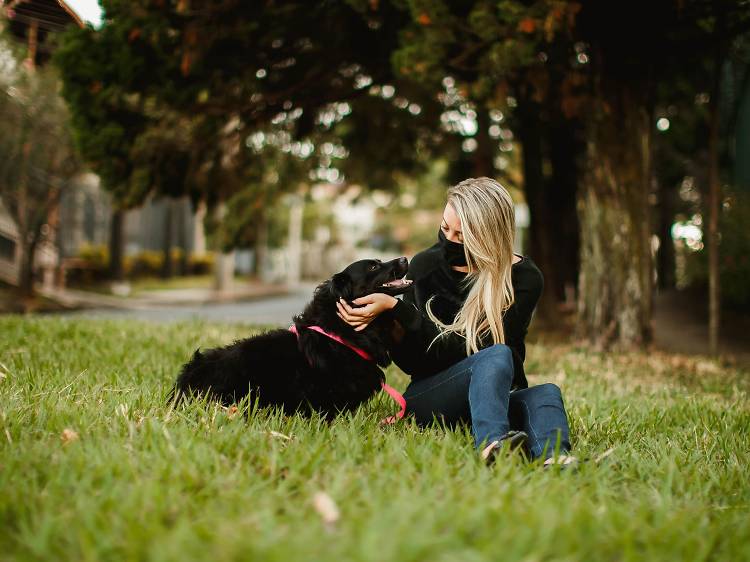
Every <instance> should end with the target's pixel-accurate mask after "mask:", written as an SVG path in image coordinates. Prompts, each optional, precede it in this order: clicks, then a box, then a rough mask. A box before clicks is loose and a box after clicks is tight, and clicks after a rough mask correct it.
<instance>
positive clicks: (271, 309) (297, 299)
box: [63, 283, 316, 326]
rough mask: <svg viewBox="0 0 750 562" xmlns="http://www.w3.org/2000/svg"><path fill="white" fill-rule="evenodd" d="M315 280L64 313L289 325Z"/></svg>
mask: <svg viewBox="0 0 750 562" xmlns="http://www.w3.org/2000/svg"><path fill="white" fill-rule="evenodd" d="M315 287H316V284H315V283H304V284H301V285H300V286H299V287H297V288H296V289H294V290H293V291H291V292H290V293H289V294H287V295H283V296H275V297H267V298H262V299H254V300H249V301H237V302H218V303H211V302H207V303H202V304H181V305H154V306H151V307H148V308H138V309H130V310H128V309H110V308H90V309H86V310H78V311H74V312H66V313H63V315H64V316H69V317H86V318H136V319H141V320H151V321H155V322H169V321H175V320H189V319H196V318H197V319H203V320H210V321H214V322H246V323H250V324H269V325H279V326H284V325H289V323H290V322H291V320H292V316H294V315H295V314H298V313H299V312H302V309H303V308H304V307H305V305H306V304H307V303H308V302H309V301H310V299H311V298H312V293H313V289H315Z"/></svg>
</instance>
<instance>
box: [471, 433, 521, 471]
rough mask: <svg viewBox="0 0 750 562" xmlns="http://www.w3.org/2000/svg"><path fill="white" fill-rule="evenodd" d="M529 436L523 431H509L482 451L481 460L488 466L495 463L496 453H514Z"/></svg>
mask: <svg viewBox="0 0 750 562" xmlns="http://www.w3.org/2000/svg"><path fill="white" fill-rule="evenodd" d="M528 438H529V436H528V435H527V434H526V433H525V432H523V431H509V432H508V433H506V434H505V435H503V436H502V437H501V438H500V439H496V440H495V441H493V442H492V443H490V444H489V445H487V446H486V447H485V448H484V449H482V460H483V461H484V462H485V463H486V464H487V466H490V465H491V464H493V463H494V462H495V458H496V457H497V455H498V453H499V452H500V451H502V450H503V449H506V450H508V451H515V450H516V449H518V448H519V447H522V446H523V445H525V444H526V440H527V439H528Z"/></svg>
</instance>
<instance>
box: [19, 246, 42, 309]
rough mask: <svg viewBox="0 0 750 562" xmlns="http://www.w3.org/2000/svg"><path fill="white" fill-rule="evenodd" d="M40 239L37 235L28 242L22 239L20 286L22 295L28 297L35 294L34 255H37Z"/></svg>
mask: <svg viewBox="0 0 750 562" xmlns="http://www.w3.org/2000/svg"><path fill="white" fill-rule="evenodd" d="M38 241H39V239H38V237H37V236H34V237H33V238H32V240H31V242H28V243H27V242H26V241H25V240H21V241H20V242H21V268H20V270H19V277H18V288H19V290H20V291H21V294H22V295H24V296H28V297H30V296H32V295H33V294H34V257H35V256H36V248H37V244H38Z"/></svg>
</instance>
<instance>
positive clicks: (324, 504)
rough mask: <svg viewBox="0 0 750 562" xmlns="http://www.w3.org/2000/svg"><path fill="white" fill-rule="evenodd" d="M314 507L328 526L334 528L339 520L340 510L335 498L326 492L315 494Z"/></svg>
mask: <svg viewBox="0 0 750 562" xmlns="http://www.w3.org/2000/svg"><path fill="white" fill-rule="evenodd" d="M313 507H314V508H315V511H317V512H318V515H320V518H321V519H322V520H323V523H325V524H326V525H328V526H333V525H334V524H335V523H336V522H337V521H338V520H339V517H340V514H339V508H338V506H336V502H334V501H333V498H331V496H329V495H328V494H326V493H325V492H315V495H314V496H313Z"/></svg>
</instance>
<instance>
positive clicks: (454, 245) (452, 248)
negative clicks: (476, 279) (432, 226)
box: [438, 228, 468, 266]
mask: <svg viewBox="0 0 750 562" xmlns="http://www.w3.org/2000/svg"><path fill="white" fill-rule="evenodd" d="M438 242H439V243H440V248H441V249H442V250H443V256H444V257H445V261H447V262H448V265H456V266H466V265H468V264H467V263H466V252H464V245H463V244H459V243H458V242H452V241H450V240H448V239H447V238H446V237H445V234H443V229H442V228H440V229H438Z"/></svg>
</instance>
